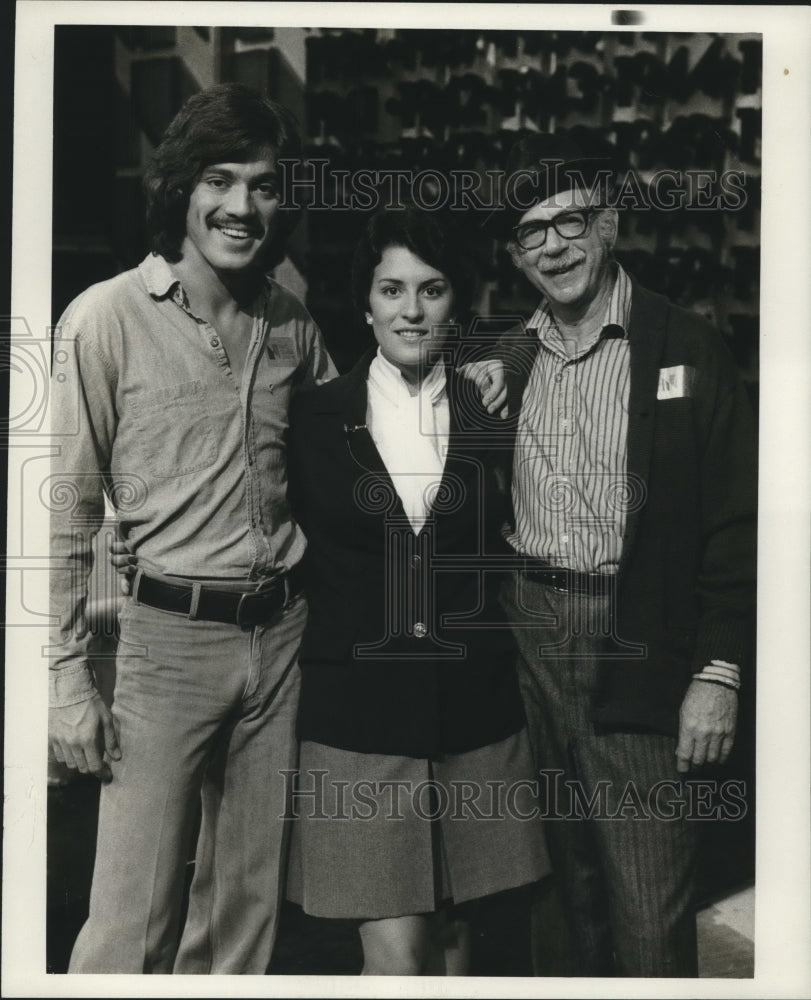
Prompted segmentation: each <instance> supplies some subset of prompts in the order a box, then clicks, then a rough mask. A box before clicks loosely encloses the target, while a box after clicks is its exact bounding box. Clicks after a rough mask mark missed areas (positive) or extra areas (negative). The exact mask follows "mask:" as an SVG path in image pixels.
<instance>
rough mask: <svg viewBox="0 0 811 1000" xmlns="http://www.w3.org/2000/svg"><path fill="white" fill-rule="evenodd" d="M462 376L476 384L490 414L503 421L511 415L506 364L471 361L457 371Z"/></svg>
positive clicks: (501, 362) (494, 361)
mask: <svg viewBox="0 0 811 1000" xmlns="http://www.w3.org/2000/svg"><path fill="white" fill-rule="evenodd" d="M457 371H458V372H459V374H460V375H464V377H465V378H468V379H470V380H471V381H472V382H475V383H476V387H477V388H478V390H479V392H480V393H481V397H482V406H483V407H484V408H485V409H486V410H487V412H488V413H498V414H499V416H500V417H501V419H502V420H504V419H506V418H507V416H508V415H509V414H508V412H507V382H506V380H505V378H504V362H503V361H499V360H497V359H492V360H489V361H469V362H468V363H467V364H465V365H460V366H459V368H458V369H457Z"/></svg>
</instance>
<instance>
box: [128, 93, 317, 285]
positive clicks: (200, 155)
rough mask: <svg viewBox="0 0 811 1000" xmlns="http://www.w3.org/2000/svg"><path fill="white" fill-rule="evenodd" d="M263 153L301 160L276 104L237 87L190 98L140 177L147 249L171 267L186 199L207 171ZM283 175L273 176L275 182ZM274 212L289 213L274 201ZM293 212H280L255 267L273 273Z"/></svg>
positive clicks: (291, 128)
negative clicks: (260, 262) (262, 266)
mask: <svg viewBox="0 0 811 1000" xmlns="http://www.w3.org/2000/svg"><path fill="white" fill-rule="evenodd" d="M267 149H270V151H271V152H272V153H273V155H274V156H275V158H276V161H277V162H278V161H279V160H287V159H298V158H300V157H301V139H300V137H299V133H298V127H297V124H296V120H295V119H294V117H293V116H292V115H291V114H290V112H289V111H287V109H286V108H283V107H282V106H281V105H280V104H276V102H275V101H271V100H270V99H269V98H267V97H264V96H263V95H262V94H260V93H259V91H257V90H253V89H252V88H251V87H246V86H245V85H244V84H240V83H223V84H219V85H218V86H216V87H210V88H209V89H208V90H203V91H200V93H198V94H195V95H194V96H193V97H190V98H189V99H188V100H187V101H186V103H185V104H184V105H183V107H182V108H181V109H180V111H178V113H177V115H176V116H175V117H174V119H173V120H172V122H171V124H170V125H169V127H168V128H167V130H166V133H165V135H164V137H163V139H162V140H161V143H160V145H159V146H158V148H157V149H156V150H155V155H154V158H153V160H152V163H151V164H150V166H149V167H148V169H147V171H146V174H145V176H144V186H145V188H146V200H147V225H148V227H149V233H150V237H151V244H152V249H153V250H154V251H155V252H156V253H159V254H161V255H162V256H164V257H165V258H166V259H167V260H169V261H172V262H175V261H178V260H180V258H181V249H180V248H181V244H182V243H183V239H184V237H185V235H186V213H187V211H188V207H189V198H190V197H191V193H192V191H193V190H194V187H195V185H196V184H197V182H198V180H199V179H200V175H201V174H202V172H203V170H204V169H205V168H206V167H208V166H210V165H211V164H212V163H246V162H248V161H249V160H251V159H254V158H256V157H257V156H258V155H259V154H260V153H261V152H262V151H263V150H267ZM283 177H284V172H282V173H281V174H280V181H281V180H282V179H283ZM280 200H281V202H282V204H286V205H292V201H291V199H289V198H287V197H284V196H281V197H280ZM298 218H299V210H298V208H297V207H295V206H293V207H290V208H280V209H279V215H278V220H279V223H278V228H277V232H276V233H275V235H274V237H273V238H272V239H271V241H270V244H269V245H268V247H267V249H266V254H265V259H264V260H263V263H264V264H265V266H266V267H267V268H271V267H274V266H275V265H276V264H278V263H279V262H280V261H281V260H282V258H283V257H284V245H285V242H286V240H287V237H288V236H289V234H290V233H291V232H292V231H293V229H294V228H295V226H296V223H297V222H298Z"/></svg>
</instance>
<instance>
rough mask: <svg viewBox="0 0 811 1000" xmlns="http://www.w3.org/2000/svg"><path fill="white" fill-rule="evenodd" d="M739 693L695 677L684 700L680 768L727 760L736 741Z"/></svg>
mask: <svg viewBox="0 0 811 1000" xmlns="http://www.w3.org/2000/svg"><path fill="white" fill-rule="evenodd" d="M737 720H738V693H737V691H734V690H733V689H732V688H728V687H722V686H721V685H720V684H708V683H707V682H706V681H693V682H692V683H691V684H690V687H689V688H688V689H687V694H686V695H685V696H684V701H683V702H682V704H681V712H680V717H679V742H678V746H677V747H676V770H678V771H681V772H684V771H689V770H690V768H692V767H701V765H702V764H705V763H708V764H716V763H718V764H723V763H724V761H725V760H726V759H727V757H728V756H729V753H730V751H731V750H732V744H733V742H734V741H735V727H736V724H737Z"/></svg>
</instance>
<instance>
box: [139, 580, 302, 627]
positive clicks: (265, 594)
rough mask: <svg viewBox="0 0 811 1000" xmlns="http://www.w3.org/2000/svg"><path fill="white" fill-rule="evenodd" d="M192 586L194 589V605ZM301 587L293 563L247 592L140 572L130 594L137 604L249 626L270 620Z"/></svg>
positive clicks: (201, 618)
mask: <svg viewBox="0 0 811 1000" xmlns="http://www.w3.org/2000/svg"><path fill="white" fill-rule="evenodd" d="M195 590H197V591H198V596H197V601H196V605H195V602H194V598H195ZM301 590H302V581H301V571H300V570H299V568H298V567H297V566H294V567H293V569H292V570H290V572H289V573H285V574H283V575H282V576H279V577H275V578H274V579H273V580H272V581H270V582H269V583H267V584H262V585H261V587H260V589H257V590H255V591H249V592H247V593H240V592H239V591H233V590H217V588H216V587H211V586H200V587H199V588H197V587H192V586H190V585H189V584H187V583H184V584H178V583H166V582H165V581H164V580H155V579H153V578H152V577H149V576H145V575H143V574H140V575H139V576H138V577H137V578H136V581H135V591H134V593H133V597H134V598H135V600H136V601H138V603H139V604H148V605H149V607H151V608H158V610H160V611H173V612H175V613H176V614H183V615H187V616H188V617H189V618H191V619H200V620H202V621H210V622H224V623H225V624H227V625H250V626H253V625H263V624H265V623H266V622H268V621H270V619H271V618H273V616H274V615H275V614H277V613H278V612H279V611H281V610H282V609H283V608H284V607H285V605H286V604H288V603H289V601H291V600H292V599H293V598H294V597H295V596H297V595H298V594H299V593H300V592H301Z"/></svg>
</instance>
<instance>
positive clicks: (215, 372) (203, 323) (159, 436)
mask: <svg viewBox="0 0 811 1000" xmlns="http://www.w3.org/2000/svg"><path fill="white" fill-rule="evenodd" d="M299 155H300V142H299V137H298V134H297V131H296V126H295V123H294V122H293V120H292V118H291V117H290V115H289V114H288V113H287V111H285V109H283V108H281V107H280V106H278V105H276V104H274V103H273V102H271V101H269V100H267V99H265V98H263V97H262V96H261V95H260V94H258V93H257V92H255V91H252V90H250V89H249V88H247V87H243V86H240V85H235V84H226V85H222V86H217V87H214V88H211V89H210V90H207V91H203V92H201V93H199V94H196V95H195V96H194V97H192V98H191V99H190V100H189V101H188V102H187V103H186V104H185V105H184V107H183V108H182V109H181V111H180V112H179V113H178V115H177V116H176V118H175V119H174V121H173V122H172V123H171V125H170V126H169V129H168V131H167V133H166V135H165V137H164V139H163V141H162V143H161V145H160V146H159V148H158V149H157V151H156V154H155V161H154V164H153V165H152V167H151V170H150V172H149V174H148V176H147V197H148V218H149V221H150V225H151V230H152V236H153V242H152V246H153V252H152V253H150V254H149V255H148V256H147V257H146V259H145V260H144V261H143V262H142V263H141V264H140V265H139V266H138V267H137V268H135V269H134V270H131V271H127V272H126V273H123V274H120V275H118V276H117V277H115V278H113V279H112V280H110V281H107V282H104V283H102V284H99V285H95V286H93V287H91V288H89V289H88V290H87V291H86V292H84V293H83V294H82V295H80V296H79V297H78V299H76V300H75V301H74V302H73V303H72V304H71V305H70V306H69V307H68V309H67V311H66V313H65V314H64V316H63V317H62V319H61V321H60V324H59V337H60V339H59V340H58V341H57V343H56V348H57V350H58V351H61V352H64V357H66V358H67V360H66V361H63V363H61V364H60V366H59V372H60V374H59V376H58V377H57V378H55V379H54V381H53V390H52V407H53V409H52V414H53V416H52V419H53V421H54V426H55V427H58V426H61V425H62V424H63V423H66V422H67V421H68V420H73V419H75V418H76V414H77V413H78V432H77V433H76V434H75V435H73V436H68V437H66V438H65V439H64V442H63V444H62V446H61V450H60V454H59V455H58V456H56V457H55V458H54V467H53V472H54V474H55V476H56V478H57V481H59V482H60V483H61V484H67V485H68V486H69V487H70V488H71V489H72V490H73V492H74V495H75V498H76V501H75V504H74V505H73V507H72V508H71V509H69V510H66V509H64V508H63V509H61V510H60V511H55V512H54V513H53V515H52V554H53V559H54V565H53V572H52V574H51V588H52V611H53V613H54V615H55V617H56V621H57V623H58V624H57V626H56V630H55V631H56V634H55V635H54V639H53V644H54V646H55V647H56V649H55V654H56V655H55V656H54V657H53V658H52V662H51V671H50V677H51V710H50V739H51V745H52V748H53V751H54V753H55V756H56V758H57V759H58V760H60V761H63V762H64V763H66V764H67V765H68V766H70V767H72V768H76V769H78V770H79V771H81V772H83V773H90V774H95V775H97V776H98V777H100V778H101V779H102V780H103V782H104V784H103V787H102V793H101V806H100V816H99V828H98V842H97V848H96V863H95V870H94V875H93V886H92V892H91V900H90V915H89V919H88V921H87V923H86V924H85V925H84V927H83V929H82V931H81V933H80V935H79V938H78V940H77V942H76V945H75V947H74V950H73V955H72V958H71V963H70V971H71V972H111V973H112V972H115V973H124V972H129V973H142V972H153V973H167V972H173V971H174V972H179V973H254V974H262V973H264V972H265V970H266V968H267V965H268V962H269V960H270V956H271V950H272V947H273V941H274V937H275V932H276V926H277V918H278V912H279V900H280V898H281V893H282V892H283V888H284V886H283V869H284V855H285V849H286V848H285V841H286V830H285V824H284V822H283V820H282V817H283V816H284V814H285V811H286V810H285V801H284V795H285V788H284V783H283V778H282V776H281V774H280V771H282V770H284V769H289V768H292V767H295V765H296V740H295V735H294V724H295V713H296V706H297V701H298V685H299V676H298V667H297V663H296V654H297V650H298V645H299V640H300V637H301V633H302V629H303V626H304V621H305V617H306V602H305V599H304V597H303V595H302V593H301V588H300V583H299V579H298V575H297V566H298V563H299V560H300V558H301V556H302V553H303V550H304V545H305V541H304V538H303V535H302V533H301V530H300V529H299V527H298V526H297V525H296V523H295V521H294V520H293V518H292V516H291V513H290V510H289V507H288V503H287V495H286V494H287V472H286V465H285V445H284V434H285V431H286V427H287V412H288V405H289V400H290V395H291V392H292V391H293V389H294V387H302V386H305V387H306V386H307V385H315V384H318V383H320V382H322V381H325V380H327V379H329V378H331V377H332V376H333V375H334V374H336V372H335V369H334V367H333V365H332V362H331V361H330V359H329V357H328V355H327V352H326V349H325V347H324V342H323V340H322V337H321V334H320V332H319V330H318V328H317V327H316V325H315V323H314V322H313V320H312V319H311V317H310V316H309V314H308V313H307V311H306V309H305V308H304V306H303V305H302V304H301V303H300V302H299V301H298V300H297V299H296V298H295V297H294V296H293V295H292V294H291V293H290V292H289V291H287V290H286V289H285V288H283V287H282V286H281V285H279V284H278V283H277V282H275V281H273V280H271V279H269V278H268V277H267V276H266V272H267V271H268V269H269V268H271V267H273V266H274V265H275V264H276V263H278V262H279V261H280V260H281V258H282V256H283V247H284V242H285V239H286V237H287V235H288V234H289V232H290V231H291V229H292V227H293V225H294V224H295V221H296V213H295V212H294V211H292V210H289V209H282V208H281V207H280V201H281V195H282V191H281V190H280V181H279V172H278V162H279V160H280V159H283V158H289V157H297V156H299ZM60 357H62V355H60ZM63 376H64V377H63ZM105 494H106V495H107V497H108V498H109V499H110V501H111V502H112V503H113V505H114V506H115V507H116V512H117V514H118V517H119V520H120V523H121V528H122V531H123V534H124V536H125V538H126V540H127V545H128V548H129V549H130V551H132V552H134V553H135V554H136V556H137V562H138V567H139V568H138V572H137V575H136V577H135V580H134V583H133V599H132V600H129V601H126V602H125V605H124V609H123V611H122V613H121V621H120V634H121V641H120V645H119V650H118V655H117V679H116V690H115V705H114V714H113V713H111V712H110V711H109V709H108V708H107V707H106V705H105V703H104V702H103V701H102V699H101V696H100V695H99V693H98V691H97V690H96V688H95V686H94V682H93V678H92V674H91V672H90V669H89V667H88V659H87V658H88V635H87V630H86V629H85V628H83V627H82V619H83V607H84V602H85V597H86V593H87V577H88V573H89V569H90V565H91V563H92V557H91V551H90V539H91V538H92V535H93V533H94V532H95V531H96V530H98V527H99V525H100V523H101V520H102V518H103V514H104V496H105ZM78 524H82V525H83V526H85V527H84V528H83V529H82V530H77V527H76V526H77V525H78ZM87 526H90V530H87ZM201 800H202V820H201V827H200V833H199V838H198V842H197V855H196V863H195V872H194V879H193V882H192V885H191V892H190V898H189V905H188V916H187V918H186V921H185V925H184V927H183V928H182V933H181V932H180V914H181V903H182V896H183V890H184V879H185V871H186V862H187V859H188V856H189V851H190V845H191V842H192V837H193V835H194V832H195V824H196V818H197V815H198V809H199V803H200V801H201Z"/></svg>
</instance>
